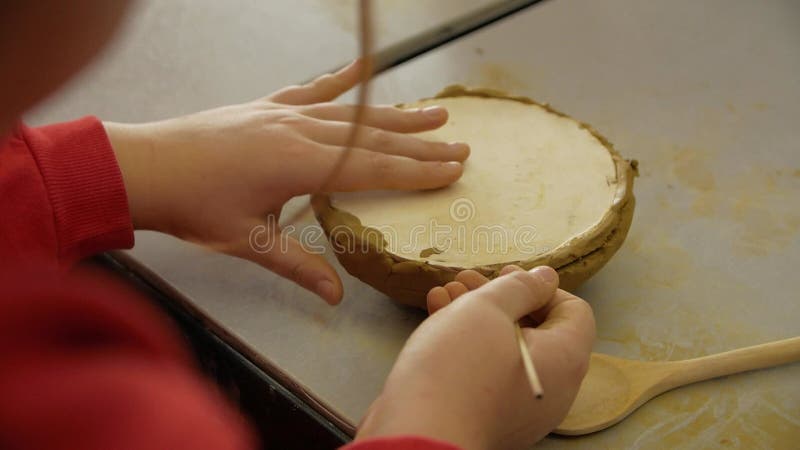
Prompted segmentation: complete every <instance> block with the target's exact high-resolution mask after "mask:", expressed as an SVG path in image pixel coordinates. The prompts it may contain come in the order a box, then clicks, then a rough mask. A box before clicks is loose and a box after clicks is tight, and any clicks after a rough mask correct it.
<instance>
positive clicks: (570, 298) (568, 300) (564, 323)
mask: <svg viewBox="0 0 800 450" xmlns="http://www.w3.org/2000/svg"><path fill="white" fill-rule="evenodd" d="M543 312H546V314H547V315H546V316H545V320H544V322H543V323H542V324H541V325H540V326H539V327H537V329H538V330H550V331H552V332H554V333H563V334H565V335H568V336H569V337H570V338H571V339H572V340H574V341H575V342H576V343H578V345H581V346H582V348H581V350H584V351H585V352H587V353H588V352H590V351H591V347H592V342H594V337H595V322H594V314H593V312H592V307H591V306H590V305H589V303H587V302H586V301H585V300H583V299H581V298H580V297H577V296H575V295H573V294H570V293H569V292H567V291H564V290H562V289H558V290H557V291H556V293H555V295H554V296H553V298H552V300H550V302H549V303H548V304H547V305H546V307H545V308H544V311H543Z"/></svg>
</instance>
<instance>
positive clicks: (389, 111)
mask: <svg viewBox="0 0 800 450" xmlns="http://www.w3.org/2000/svg"><path fill="white" fill-rule="evenodd" d="M355 110H356V107H355V106H352V105H339V104H336V103H319V104H315V105H309V106H303V107H301V108H300V110H299V111H300V112H301V113H302V114H304V115H306V116H309V117H313V118H315V119H321V120H330V121H336V122H346V123H352V122H353V120H354V119H355ZM445 122H447V110H446V109H444V108H442V107H441V106H429V107H427V108H422V109H419V108H415V109H400V108H396V107H394V106H368V107H367V108H366V110H365V115H364V118H363V121H362V124H363V125H366V126H370V127H375V128H382V129H384V130H389V131H395V132H398V133H417V132H420V131H427V130H433V129H435V128H439V127H440V126H442V125H444V124H445Z"/></svg>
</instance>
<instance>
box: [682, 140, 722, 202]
mask: <svg viewBox="0 0 800 450" xmlns="http://www.w3.org/2000/svg"><path fill="white" fill-rule="evenodd" d="M673 163H674V165H673V169H672V170H673V172H674V174H675V176H676V177H677V178H678V179H679V180H680V181H682V182H683V183H684V184H686V185H687V186H689V187H691V188H692V189H697V190H699V191H710V190H712V189H714V187H715V186H716V181H715V180H714V174H713V173H712V171H711V166H710V165H709V161H708V156H707V154H706V153H704V152H700V151H698V150H695V149H690V148H684V149H681V150H679V151H678V152H677V153H676V154H675V156H674V157H673Z"/></svg>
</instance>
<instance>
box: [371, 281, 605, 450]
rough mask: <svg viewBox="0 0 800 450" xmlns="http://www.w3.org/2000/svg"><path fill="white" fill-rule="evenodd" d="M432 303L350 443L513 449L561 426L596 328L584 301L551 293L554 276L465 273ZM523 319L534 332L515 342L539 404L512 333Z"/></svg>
mask: <svg viewBox="0 0 800 450" xmlns="http://www.w3.org/2000/svg"><path fill="white" fill-rule="evenodd" d="M431 297H433V298H434V300H436V299H437V298H438V300H436V301H435V302H434V303H437V305H436V308H441V309H440V310H439V311H438V312H435V314H433V315H432V316H431V317H430V318H428V319H427V320H426V321H425V322H423V323H422V325H420V327H419V328H418V329H417V330H416V331H415V332H414V333H413V334H412V336H411V338H410V339H409V340H408V342H407V343H406V346H405V348H404V349H403V351H402V352H401V353H400V356H399V358H398V360H397V363H396V364H395V366H394V368H393V369H392V371H391V373H390V374H389V377H388V379H387V381H386V384H385V386H384V388H383V391H382V392H381V394H380V396H379V397H378V399H377V400H376V401H375V402H374V403H373V404H372V406H371V407H370V409H369V411H368V412H367V415H366V417H365V418H364V420H363V422H362V426H361V427H360V429H359V431H358V434H357V436H356V439H357V440H358V439H364V438H371V437H379V436H391V435H409V434H412V435H419V436H427V437H431V438H434V439H439V440H443V441H447V442H451V443H453V444H456V445H459V446H461V447H462V448H464V449H517V448H527V446H530V445H532V444H533V443H534V442H536V441H538V440H540V439H542V438H543V437H544V436H545V435H547V433H549V432H550V431H551V430H553V429H554V428H555V427H556V426H558V425H559V424H560V423H561V421H562V420H563V419H564V417H565V416H566V414H567V412H568V411H569V408H570V406H571V405H572V402H573V401H574V400H575V396H576V395H577V393H578V388H579V387H580V384H581V381H582V380H583V377H584V376H585V375H586V371H587V370H588V365H589V355H590V352H591V348H592V342H593V340H594V334H595V324H594V317H593V315H592V310H591V307H590V306H589V305H588V304H587V303H586V302H585V301H583V300H581V299H580V298H578V297H576V296H574V295H572V294H569V293H567V292H565V291H563V290H560V289H558V274H557V273H556V272H555V270H553V269H551V268H549V267H537V268H535V269H533V270H531V271H530V272H526V271H524V270H522V269H520V268H518V267H515V266H509V267H507V268H506V269H504V271H503V275H502V276H500V277H499V278H497V279H495V280H493V281H491V282H490V281H488V280H487V279H486V278H485V277H483V276H482V275H480V274H478V273H477V272H474V271H464V272H461V273H460V274H459V275H458V276H457V277H456V282H455V283H449V284H448V285H447V286H446V287H444V288H435V289H434V290H433V291H432V292H431V295H430V296H429V300H431ZM455 297H458V300H457V301H455V302H453V303H452V304H449V303H450V302H449V301H448V300H455ZM442 298H444V299H445V300H444V301H442ZM531 313H534V314H533V315H532V316H533V317H534V318H537V319H540V322H541V324H540V325H539V326H538V327H536V328H525V329H523V333H524V336H525V339H526V340H527V343H528V347H529V348H530V350H531V358H532V359H533V362H534V365H535V366H536V369H537V372H538V375H539V377H540V379H541V382H542V385H543V388H544V397H543V398H542V399H540V400H536V399H535V398H534V396H533V393H532V392H531V386H530V384H529V382H528V379H527V377H526V374H525V371H524V368H523V365H522V359H521V357H520V354H519V347H518V346H517V342H516V335H515V330H514V323H515V322H517V321H518V320H519V319H521V318H523V317H525V316H528V315H530V314H531Z"/></svg>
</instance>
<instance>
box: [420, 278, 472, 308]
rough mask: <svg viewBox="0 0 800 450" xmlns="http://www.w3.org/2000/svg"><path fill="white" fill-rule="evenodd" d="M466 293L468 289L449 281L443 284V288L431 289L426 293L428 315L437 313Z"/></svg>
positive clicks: (456, 282)
mask: <svg viewBox="0 0 800 450" xmlns="http://www.w3.org/2000/svg"><path fill="white" fill-rule="evenodd" d="M467 292H469V289H467V287H466V286H464V284H462V283H460V282H458V281H451V282H449V283H447V284H445V285H444V287H442V286H437V287H435V288H433V289H431V290H430V291H428V297H427V304H428V314H433V313H435V312H436V311H439V310H440V309H442V308H444V307H445V306H447V305H449V304H450V303H452V302H453V301H454V300H455V299H457V298H458V297H461V296H462V295H464V294H466V293H467Z"/></svg>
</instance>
